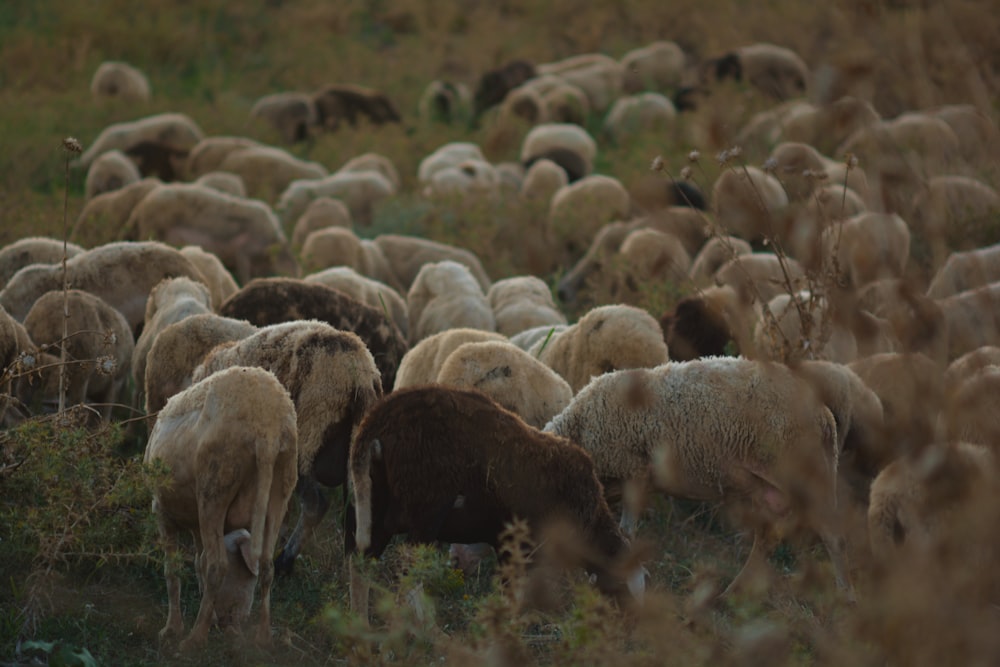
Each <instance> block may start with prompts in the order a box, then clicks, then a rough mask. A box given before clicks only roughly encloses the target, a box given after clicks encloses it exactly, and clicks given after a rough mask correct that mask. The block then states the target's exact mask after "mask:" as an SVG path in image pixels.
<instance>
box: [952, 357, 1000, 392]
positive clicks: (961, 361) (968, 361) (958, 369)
mask: <svg viewBox="0 0 1000 667" xmlns="http://www.w3.org/2000/svg"><path fill="white" fill-rule="evenodd" d="M990 366H1000V347H997V346H996V345H984V346H982V347H979V348H976V349H975V350H972V351H971V352H967V353H965V354H963V355H962V356H960V357H959V358H958V359H955V360H954V361H952V362H951V363H950V364H948V367H947V368H946V369H945V371H944V376H943V384H944V394H945V395H946V396H948V395H951V394H952V393H953V392H954V391H955V390H956V389H957V388H958V386H959V385H961V384H962V383H963V382H965V380H967V379H968V378H970V377H972V376H973V375H975V374H976V373H978V372H979V371H981V370H984V369H986V368H989V367H990Z"/></svg>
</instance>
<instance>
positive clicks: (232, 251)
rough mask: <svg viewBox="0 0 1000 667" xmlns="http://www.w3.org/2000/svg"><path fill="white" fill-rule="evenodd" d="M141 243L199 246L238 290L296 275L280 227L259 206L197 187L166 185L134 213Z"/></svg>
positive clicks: (148, 197)
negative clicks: (259, 279) (224, 270)
mask: <svg viewBox="0 0 1000 667" xmlns="http://www.w3.org/2000/svg"><path fill="white" fill-rule="evenodd" d="M128 224H129V225H131V226H133V227H135V229H136V230H137V232H138V235H139V238H142V239H153V240H157V241H162V242H164V243H167V244H169V245H173V246H176V247H182V246H186V245H191V244H195V245H200V246H201V247H202V248H204V249H205V250H207V251H209V252H211V253H213V254H214V255H215V256H216V257H218V258H219V259H220V260H221V261H222V263H223V264H224V265H225V266H226V268H227V269H229V270H230V271H232V273H233V275H234V276H235V277H236V280H237V281H238V282H239V283H240V284H245V283H246V282H247V281H249V280H250V279H252V278H257V277H261V276H269V275H276V274H277V275H292V276H294V275H298V265H297V264H296V263H295V259H294V258H293V257H292V254H291V251H290V250H289V248H288V240H287V239H286V238H285V233H284V232H283V231H282V229H281V224H280V223H279V222H278V219H277V218H276V217H275V216H274V214H273V213H272V212H271V209H270V208H268V207H267V205H266V204H264V203H263V202H259V201H256V200H253V199H242V198H240V197H233V196H231V195H227V194H225V193H223V192H218V191H216V190H210V189H208V188H204V187H201V186H198V185H188V184H172V185H164V186H162V187H159V188H156V189H155V190H153V191H152V192H150V193H149V194H148V195H146V197H144V198H143V200H142V201H141V202H139V204H138V205H137V206H136V207H135V209H133V210H132V215H131V216H130V219H129V223H128Z"/></svg>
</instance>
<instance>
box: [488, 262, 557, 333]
mask: <svg viewBox="0 0 1000 667" xmlns="http://www.w3.org/2000/svg"><path fill="white" fill-rule="evenodd" d="M486 300H487V301H489V303H490V308H492V309H493V316H494V317H495V318H496V323H497V331H498V332H499V333H502V334H503V335H504V336H507V337H508V338H509V337H510V336H513V335H515V334H518V333H520V332H522V331H524V330H525V329H531V328H533V327H539V326H545V325H552V324H566V316H565V315H563V314H562V313H561V312H560V311H559V308H558V307H556V304H555V301H553V299H552V291H551V290H550V289H549V286H548V285H546V284H545V282H544V281H543V280H542V279H541V278H537V277H535V276H513V277H510V278H504V279H503V280H498V281H496V282H495V283H493V285H491V286H490V289H489V291H488V292H486Z"/></svg>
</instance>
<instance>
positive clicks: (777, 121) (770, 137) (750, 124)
mask: <svg viewBox="0 0 1000 667" xmlns="http://www.w3.org/2000/svg"><path fill="white" fill-rule="evenodd" d="M695 90H698V89H695ZM689 97H690V96H689ZM685 101H686V100H684V99H683V98H682V100H681V101H678V100H677V99H676V97H675V101H674V105H675V106H677V108H678V109H680V108H681V107H680V106H679V104H682V103H684V102H685ZM815 110H816V107H815V106H814V105H813V104H811V103H810V102H807V101H805V100H802V99H793V100H789V101H787V102H781V103H779V104H776V105H774V106H773V107H770V108H768V109H764V110H763V111H760V112H758V113H756V114H754V115H753V116H751V117H750V120H748V121H746V123H744V124H743V126H742V127H741V128H740V130H739V132H737V133H736V138H735V141H734V142H728V141H727V142H726V143H725V146H726V147H728V146H730V145H732V144H735V145H736V146H739V147H740V148H742V149H743V150H744V151H745V152H747V154H751V155H758V154H764V153H767V152H769V151H770V150H771V148H772V147H773V146H774V145H775V144H777V143H778V142H779V141H781V139H782V138H783V136H784V135H783V132H784V130H785V127H787V126H788V125H791V124H792V123H793V122H794V120H795V119H796V118H798V117H799V116H803V115H807V114H810V113H812V112H814V111H815ZM691 131H692V132H694V133H695V137H696V138H699V135H701V137H700V138H701V142H707V141H711V140H712V138H713V131H712V129H711V127H708V128H705V129H701V128H700V127H698V126H695V127H694V128H692V129H691ZM701 142H694V145H699V144H700V143H701ZM717 142H718V140H716V143H717ZM708 145H715V144H708ZM831 155H839V153H831Z"/></svg>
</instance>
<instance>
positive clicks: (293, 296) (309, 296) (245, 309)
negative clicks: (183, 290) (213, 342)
mask: <svg viewBox="0 0 1000 667" xmlns="http://www.w3.org/2000/svg"><path fill="white" fill-rule="evenodd" d="M219 314H220V315H222V316H224V317H232V318H234V319H240V320H246V321H247V322H250V323H251V324H253V325H255V326H258V327H264V326H268V325H272V324H281V323H283V322H294V321H296V320H319V321H321V322H325V323H327V324H329V325H331V326H333V327H334V328H336V329H338V330H340V331H350V332H352V333H354V334H357V335H358V336H359V337H360V338H361V340H362V341H364V343H365V345H366V346H367V347H368V350H369V351H370V352H371V355H372V357H373V358H374V359H375V364H376V366H377V367H378V370H379V373H380V375H381V379H382V386H383V387H392V385H393V382H395V380H396V369H397V368H399V364H400V361H402V359H403V355H405V354H406V351H407V350H408V349H409V348H408V346H407V344H406V339H405V338H403V334H402V333H401V332H400V331H399V328H398V327H397V326H396V325H395V324H394V323H393V321H392V320H391V319H390V318H389V315H388V313H386V312H385V311H384V310H383V309H382V308H373V307H372V306H369V305H368V304H365V303H362V302H361V301H359V300H357V299H355V298H353V297H351V296H349V295H347V294H345V293H344V292H341V291H339V290H336V289H334V288H332V287H327V286H326V285H322V284H320V283H314V282H305V281H304V280H299V279H297V278H258V279H256V280H252V281H251V282H249V283H248V284H246V285H244V286H243V287H242V288H241V289H240V291H238V292H236V294H233V295H232V296H231V297H229V299H227V300H226V302H225V303H223V304H222V305H221V306H220V307H219Z"/></svg>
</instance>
